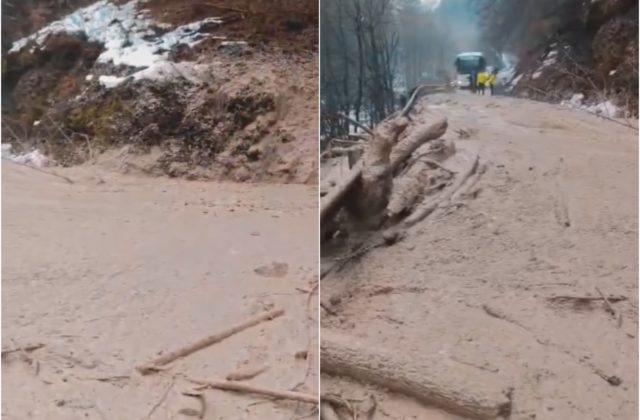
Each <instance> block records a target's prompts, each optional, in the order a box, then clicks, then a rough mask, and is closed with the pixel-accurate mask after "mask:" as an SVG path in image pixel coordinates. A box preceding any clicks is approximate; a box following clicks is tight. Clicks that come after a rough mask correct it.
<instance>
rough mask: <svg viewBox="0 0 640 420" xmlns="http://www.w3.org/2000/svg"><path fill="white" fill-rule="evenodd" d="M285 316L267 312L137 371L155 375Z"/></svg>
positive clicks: (162, 357)
mask: <svg viewBox="0 0 640 420" xmlns="http://www.w3.org/2000/svg"><path fill="white" fill-rule="evenodd" d="M283 314H284V309H274V310H271V311H269V312H266V313H264V314H262V315H258V316H255V317H253V318H250V319H248V320H246V321H244V322H242V323H240V324H238V325H235V326H233V327H231V328H228V329H226V330H224V331H221V332H219V333H217V334H213V335H210V336H209V337H206V338H203V339H202V340H199V341H196V342H195V343H192V344H189V345H188V346H185V347H182V348H180V349H178V350H175V351H172V352H171V353H167V354H165V355H163V356H160V357H158V358H157V359H155V360H152V361H151V362H149V363H147V364H144V365H142V366H137V367H136V369H137V370H138V372H140V373H141V374H143V375H146V374H148V373H153V372H156V371H158V368H159V367H160V366H164V365H167V364H169V363H171V362H173V361H174V360H177V359H180V358H182V357H185V356H188V355H190V354H191V353H195V352H196V351H198V350H202V349H203V348H205V347H209V346H210V345H212V344H215V343H219V342H220V341H222V340H224V339H225V338H228V337H231V336H232V335H234V334H237V333H239V332H240V331H244V330H246V329H247V328H250V327H253V326H254V325H258V324H259V323H261V322H264V321H268V320H271V319H274V318H277V317H279V316H282V315H283Z"/></svg>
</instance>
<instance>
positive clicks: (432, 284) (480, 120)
mask: <svg viewBox="0 0 640 420" xmlns="http://www.w3.org/2000/svg"><path fill="white" fill-rule="evenodd" d="M442 117H446V118H447V119H448V121H449V129H448V130H447V132H446V134H445V135H444V139H445V140H446V141H448V142H454V144H455V153H454V154H453V155H451V156H450V157H448V158H446V159H443V160H438V163H439V165H440V166H441V167H443V168H445V169H446V170H447V171H449V173H450V174H451V173H453V174H452V175H451V176H452V177H453V181H452V184H451V185H447V186H445V187H444V188H445V189H444V193H439V192H438V191H437V189H433V188H431V189H429V191H425V192H424V194H423V195H422V197H421V200H422V201H420V202H419V204H416V205H414V207H412V211H413V212H412V213H410V214H409V216H408V217H412V215H413V214H414V213H415V212H416V211H419V210H420V209H421V208H426V207H428V206H435V207H432V208H431V212H430V213H428V214H426V216H425V217H424V220H423V221H420V222H418V223H415V224H413V225H411V224H409V227H408V228H407V229H404V232H403V233H404V235H403V236H401V237H400V240H396V241H395V242H390V241H385V242H381V241H380V236H383V238H384V239H385V240H386V239H387V238H388V237H385V236H384V235H381V233H382V232H380V231H378V230H373V231H371V230H367V231H363V230H361V229H360V230H358V229H353V228H352V229H350V230H349V229H346V231H341V232H339V234H334V235H333V237H332V238H331V239H329V240H328V241H327V242H325V243H324V244H323V248H322V257H323V258H322V265H323V273H327V274H326V276H325V277H324V279H323V280H322V285H321V305H322V307H323V315H322V333H321V337H322V340H323V343H322V347H321V348H322V349H325V348H326V349H327V350H328V351H329V352H330V353H329V357H328V358H327V359H326V360H327V362H328V369H325V365H324V360H325V359H324V356H322V357H323V365H322V366H321V369H322V374H323V381H322V388H323V391H325V392H327V391H331V392H339V393H341V394H342V395H343V396H344V397H345V398H353V400H357V401H358V402H357V403H354V406H356V407H357V408H358V409H359V410H360V412H361V413H366V412H367V411H368V410H369V406H367V401H369V400H370V399H371V398H373V400H375V401H376V402H377V404H376V408H375V413H376V417H374V418H376V419H378V418H380V419H386V418H388V419H397V418H420V419H441V418H446V419H452V418H458V417H455V416H456V415H462V416H463V417H465V418H470V419H495V418H497V417H498V416H499V413H500V411H501V410H503V409H508V414H509V416H508V417H507V418H510V419H512V420H531V419H545V420H556V419H557V420H581V419H596V418H611V419H619V420H626V419H630V418H634V416H635V415H636V414H637V410H638V400H637V393H638V377H637V369H638V359H637V355H638V338H637V331H638V261H637V252H638V237H637V233H638V230H637V229H638V185H637V182H636V180H637V170H638V159H637V153H638V144H637V131H635V130H633V129H631V128H629V127H624V126H622V125H620V124H616V123H614V122H612V121H605V120H603V119H600V118H598V117H596V116H593V115H590V114H588V113H584V112H581V111H576V110H570V109H565V108H563V107H560V106H556V105H552V104H547V103H542V102H534V101H527V100H522V99H515V98H507V97H481V96H474V95H471V94H467V93H459V94H455V95H441V96H429V97H427V98H426V99H425V100H423V101H421V102H420V103H419V104H418V106H417V108H416V113H415V114H413V115H412V119H413V121H417V122H420V121H423V120H424V121H426V122H435V121H438V120H439V119H440V118H442ZM425 153H426V151H425ZM418 154H419V152H418V153H416V155H418ZM431 156H433V155H431ZM476 156H478V160H479V166H478V170H477V171H476V173H475V175H474V176H473V177H472V178H469V179H468V182H467V183H466V184H462V186H463V188H462V189H461V190H459V191H458V192H461V194H454V196H453V198H452V199H451V200H449V201H443V200H442V198H443V195H444V196H446V192H447V191H448V190H449V189H450V188H455V186H456V185H459V184H458V182H459V181H461V180H462V179H464V176H465V174H467V173H468V168H469V167H471V163H472V162H473V160H474V158H475V157H476ZM434 159H435V158H434ZM480 168H482V170H480ZM323 169H324V163H323ZM347 171H348V169H347V168H344V167H342V168H341V167H340V166H339V165H335V167H334V168H333V171H332V172H333V173H332V175H334V176H335V177H336V179H337V180H338V181H337V182H338V185H340V180H341V179H344V178H345V177H346V173H347ZM437 171H442V169H441V168H440V169H435V168H434V169H433V170H432V172H431V173H432V174H437ZM340 172H342V178H340V176H339V175H340ZM324 173H325V172H324V171H323V177H324ZM407 173H409V172H407ZM395 187H396V185H395V183H394V188H395ZM406 220H408V219H405V221H406ZM343 226H344V225H343ZM347 227H348V225H347ZM388 244H391V245H388ZM601 293H602V295H601ZM603 295H604V296H605V297H606V298H607V299H608V303H607V302H605V300H604V299H603V297H602V296H603ZM609 304H610V306H609ZM340 337H349V339H350V344H344V343H345V339H342V338H340ZM325 338H327V340H328V342H325V341H324V340H325ZM323 354H324V353H323ZM345 376H346V377H349V378H352V379H353V378H355V379H357V380H360V381H364V382H365V383H366V385H362V384H361V383H358V382H353V381H350V380H345V379H344V377H345ZM389 390H392V391H395V393H394V392H389ZM505 400H507V401H508V402H505ZM421 403H422V404H421ZM436 408H442V409H445V410H448V411H449V412H451V413H453V414H451V415H449V414H447V413H442V412H438V411H437V410H435V409H436Z"/></svg>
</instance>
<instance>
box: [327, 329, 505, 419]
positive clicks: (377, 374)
mask: <svg viewBox="0 0 640 420" xmlns="http://www.w3.org/2000/svg"><path fill="white" fill-rule="evenodd" d="M320 354H321V356H320V366H321V370H322V372H323V373H329V374H333V375H339V376H346V377H350V378H352V379H355V380H357V381H364V382H369V383H372V384H376V385H379V386H382V387H385V388H388V389H389V390H391V391H394V392H398V393H401V394H405V395H408V396H411V397H413V398H416V399H417V400H419V401H421V402H422V403H424V404H428V405H432V406H435V407H439V408H442V409H444V410H446V411H449V412H451V413H454V414H458V415H462V416H469V417H471V418H475V419H481V420H495V419H497V418H499V417H501V416H508V415H509V413H510V411H511V401H510V398H509V396H508V391H507V388H506V387H504V386H502V385H500V384H498V383H497V381H496V379H497V378H496V376H495V375H494V374H491V373H489V372H485V371H482V370H480V369H474V368H471V367H468V366H466V365H463V364H460V363H456V362H454V361H452V360H451V359H449V358H448V357H446V356H441V355H438V354H428V355H424V356H423V357H416V356H417V355H411V354H407V353H403V352H399V351H395V350H394V351H390V350H385V349H381V348H380V347H379V346H378V345H377V344H367V343H364V342H362V341H360V340H358V339H357V338H355V337H351V336H349V337H347V336H343V335H340V334H337V333H334V332H331V331H323V332H322V342H321V345H320Z"/></svg>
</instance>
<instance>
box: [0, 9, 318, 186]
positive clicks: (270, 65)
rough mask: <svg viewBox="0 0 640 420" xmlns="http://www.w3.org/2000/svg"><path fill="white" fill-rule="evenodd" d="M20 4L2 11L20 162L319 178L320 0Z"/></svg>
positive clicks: (5, 78) (7, 125) (12, 128)
mask: <svg viewBox="0 0 640 420" xmlns="http://www.w3.org/2000/svg"><path fill="white" fill-rule="evenodd" d="M14 3H15V2H12V3H9V2H5V1H3V3H2V4H3V29H2V30H3V63H2V64H3V65H2V83H3V87H4V89H3V96H2V113H3V125H2V135H3V142H5V143H9V144H10V145H11V150H12V151H11V153H13V154H14V155H15V154H20V153H24V152H29V151H33V150H38V151H39V152H40V153H43V154H44V155H46V156H47V157H48V158H49V161H51V162H53V163H55V164H59V165H65V166H69V165H77V164H82V163H85V162H104V161H105V160H108V161H109V162H112V163H113V162H117V163H118V165H119V166H120V167H122V168H125V169H127V170H130V169H132V168H133V169H137V170H141V171H144V172H147V173H153V174H168V175H170V176H185V177H188V178H213V179H230V180H236V181H247V180H249V181H278V182H315V175H314V174H315V172H316V167H317V160H314V159H312V158H310V156H311V157H315V156H317V153H316V152H315V149H316V137H317V134H316V132H317V100H316V98H317V52H316V45H317V1H308V0H305V1H285V0H281V1H277V2H266V1H260V0H254V1H250V0H244V1H242V0H241V1H233V2H231V1H217V2H207V3H202V2H198V1H191V0H189V1H181V2H175V1H169V0H148V1H136V0H134V1H130V2H126V1H115V0H114V1H106V0H103V1H99V2H96V3H92V4H88V3H89V2H87V1H81V0H80V1H71V0H70V1H60V0H56V1H53V0H40V1H38V0H32V1H27V2H24V3H21V4H20V5H19V6H15V5H14ZM80 6H84V8H78V7H80ZM5 11H6V13H5ZM5 20H6V21H7V22H9V23H10V24H9V25H6V26H5V24H4V23H5ZM292 69H295V70H296V71H295V72H294V73H293V74H292V72H291V70H292Z"/></svg>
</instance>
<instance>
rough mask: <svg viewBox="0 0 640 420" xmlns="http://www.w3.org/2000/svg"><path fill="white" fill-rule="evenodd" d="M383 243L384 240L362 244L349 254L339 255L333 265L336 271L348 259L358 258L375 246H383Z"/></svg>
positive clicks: (341, 267) (344, 264) (345, 263)
mask: <svg viewBox="0 0 640 420" xmlns="http://www.w3.org/2000/svg"><path fill="white" fill-rule="evenodd" d="M384 244H385V242H384V241H379V242H378V243H374V244H372V245H369V246H363V247H361V248H360V249H358V250H357V251H354V252H352V253H351V254H349V255H346V256H344V257H340V258H336V259H335V261H336V264H335V265H334V267H335V269H336V271H340V270H342V269H343V268H344V267H345V266H346V265H347V264H348V263H349V262H350V261H352V260H354V259H357V258H360V257H362V256H364V255H365V254H366V253H368V252H369V251H371V250H373V249H375V248H379V247H381V246H383V245H384Z"/></svg>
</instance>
